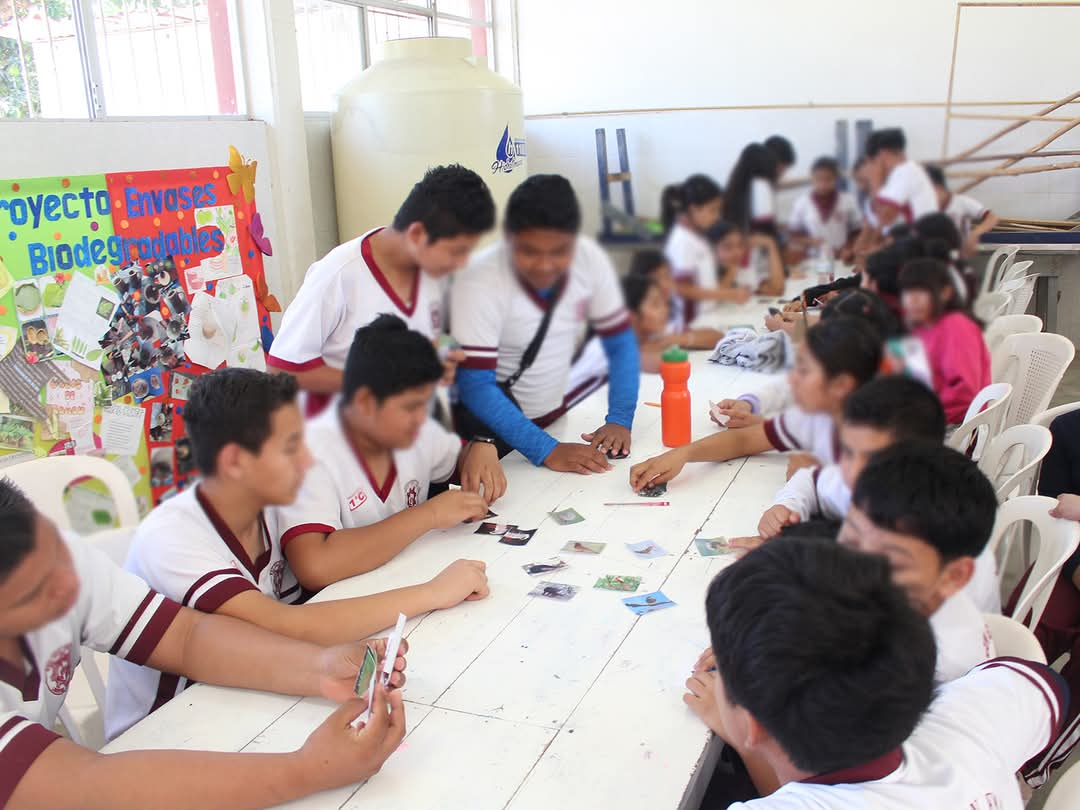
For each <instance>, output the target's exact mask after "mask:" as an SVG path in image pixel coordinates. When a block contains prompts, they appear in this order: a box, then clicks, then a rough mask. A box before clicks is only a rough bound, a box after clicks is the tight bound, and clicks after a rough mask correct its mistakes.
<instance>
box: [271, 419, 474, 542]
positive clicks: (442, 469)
mask: <svg viewBox="0 0 1080 810" xmlns="http://www.w3.org/2000/svg"><path fill="white" fill-rule="evenodd" d="M304 438H305V440H306V441H307V445H308V447H309V448H310V449H311V455H312V456H313V457H314V458H315V464H314V466H313V467H312V468H311V469H309V470H308V471H307V475H305V476H304V483H303V485H302V486H301V488H300V494H299V495H298V496H297V498H296V500H295V501H294V502H293V503H292V504H291V505H289V506H279V507H275V508H274V509H273V510H272V511H274V512H275V513H276V518H275V523H276V524H277V526H278V529H279V532H280V537H281V548H282V550H283V551H284V550H285V549H286V548H287V547H288V545H289V543H290V542H291V541H292V540H293V538H295V537H297V536H298V535H301V534H307V533H308V532H317V533H322V534H331V533H333V532H336V531H338V530H340V529H355V528H357V527H358V526H371V525H372V524H375V523H378V522H379V521H382V520H386V519H387V518H388V517H391V516H393V515H396V514H397V513H398V512H404V511H405V510H406V509H409V508H411V507H413V506H417V505H418V504H421V503H423V502H424V501H426V500H427V495H428V487H429V486H431V484H432V482H435V483H440V482H443V481H446V480H448V479H449V478H450V476H451V475H453V474H454V470H455V469H456V468H457V461H458V455H459V454H460V453H461V439H460V438H458V437H457V436H456V435H454V434H453V433H450V432H449V431H447V430H446V429H445V428H444V427H443V426H442V425H440V424H439V423H438V422H436V421H435V420H434V419H431V418H429V419H428V420H427V421H426V422H424V425H423V427H421V428H420V435H419V437H418V438H417V439H416V442H415V443H413V445H412V447H409V448H407V449H405V450H395V451H394V458H393V464H392V465H391V467H390V472H389V474H388V475H387V477H386V480H385V481H378V482H377V481H375V480H374V477H373V476H372V474H371V470H370V469H369V468H368V466H367V464H366V463H365V461H364V459H363V457H362V456H361V455H360V453H359V452H357V450H356V446H355V445H354V444H353V443H352V440H351V439H350V438H349V436H348V434H347V433H346V432H345V428H344V426H343V425H342V422H341V416H340V414H339V413H338V411H337V409H336V408H333V409H330V410H327V411H324V412H323V413H321V414H319V416H318V417H317V418H316V419H314V420H313V421H311V422H309V423H308V425H307V431H306V433H305V435H304Z"/></svg>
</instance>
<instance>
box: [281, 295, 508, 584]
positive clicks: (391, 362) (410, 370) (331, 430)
mask: <svg viewBox="0 0 1080 810" xmlns="http://www.w3.org/2000/svg"><path fill="white" fill-rule="evenodd" d="M441 374H442V370H441V365H440V364H439V358H438V356H437V355H436V353H435V349H434V347H433V346H432V345H431V343H430V342H429V341H428V340H427V339H426V338H425V337H424V336H423V335H421V334H420V333H419V332H415V331H411V330H409V329H408V328H406V326H405V324H404V323H403V322H402V321H401V319H400V318H397V317H395V316H393V315H380V316H379V317H378V318H377V319H376V320H375V321H374V322H373V323H371V324H369V325H368V326H365V327H363V328H361V329H358V330H357V331H356V338H355V339H354V340H353V345H352V348H351V349H350V350H349V358H348V360H347V361H346V362H345V386H344V389H343V390H342V402H341V405H340V407H337V408H333V409H330V410H328V411H326V412H325V413H323V414H321V415H320V416H319V417H318V418H317V419H315V420H314V421H312V422H310V423H309V424H308V428H307V443H308V446H309V447H310V448H311V451H312V455H313V456H314V457H315V463H314V465H313V466H312V467H311V468H310V469H309V470H308V471H307V474H306V475H305V476H304V479H303V485H302V486H301V488H300V494H299V496H298V497H297V498H296V499H295V500H294V501H291V502H290V503H289V504H288V505H281V506H278V507H277V509H276V511H277V516H276V521H277V529H278V533H279V534H280V538H281V547H282V550H283V551H284V553H285V557H286V558H287V559H288V561H289V564H290V566H291V567H292V568H293V570H294V571H295V572H296V576H297V579H298V580H299V581H300V584H301V585H303V586H304V587H305V588H308V589H310V590H315V589H318V588H323V587H325V586H327V585H329V584H330V583H332V582H337V581H338V580H341V579H345V578H346V577H351V576H354V575H356V574H362V573H365V572H366V571H371V570H373V569H375V568H378V567H379V566H380V565H382V564H383V563H385V562H387V561H388V560H390V559H392V558H394V557H395V556H397V554H398V553H399V552H400V551H401V550H402V549H404V548H405V547H406V546H408V545H409V544H410V543H412V542H413V541H414V540H416V539H417V538H418V537H420V536H421V535H422V534H424V533H426V532H428V531H431V530H433V529H448V528H450V527H451V526H456V525H457V524H458V523H460V522H462V521H463V520H469V519H472V518H479V517H483V516H484V515H485V514H486V513H487V507H488V505H489V504H490V503H493V502H494V501H495V500H497V499H498V498H500V497H501V496H502V494H503V493H504V492H505V491H506V476H505V475H504V474H503V471H502V468H501V467H500V466H499V459H498V456H497V454H496V452H495V448H494V447H493V446H492V445H490V444H485V443H482V442H473V443H470V444H468V445H466V446H464V447H463V446H462V442H461V439H459V438H458V437H457V436H456V435H454V434H453V433H450V432H449V431H448V430H446V429H445V428H444V427H443V426H442V425H440V424H439V423H438V422H436V421H435V420H434V419H432V418H431V417H430V415H429V414H428V405H429V403H430V401H431V395H432V392H433V391H434V389H435V383H436V382H437V381H438V380H439V377H440V375H441ZM456 473H460V479H461V489H454V490H450V491H447V492H443V493H442V494H440V495H437V496H435V497H434V498H431V499H430V500H429V499H428V489H429V487H430V486H431V484H433V483H434V484H439V483H443V482H447V481H449V480H450V479H451V478H452V477H453V476H454V475H455V474H456ZM481 487H482V488H483V495H481V494H480V490H481Z"/></svg>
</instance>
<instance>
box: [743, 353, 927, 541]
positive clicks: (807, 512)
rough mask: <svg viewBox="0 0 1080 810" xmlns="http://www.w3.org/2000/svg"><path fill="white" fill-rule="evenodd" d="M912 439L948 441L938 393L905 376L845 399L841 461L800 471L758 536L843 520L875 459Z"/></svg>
mask: <svg viewBox="0 0 1080 810" xmlns="http://www.w3.org/2000/svg"><path fill="white" fill-rule="evenodd" d="M908 439H916V440H924V441H928V442H937V443H938V444H942V443H944V441H945V411H944V410H943V409H942V407H941V401H940V400H939V399H938V398H937V395H936V394H935V393H934V392H933V391H931V390H930V389H929V388H927V387H926V386H925V385H923V384H922V383H921V382H918V381H917V380H913V379H911V378H910V377H905V376H903V375H899V374H890V375H888V376H885V377H878V378H876V379H873V380H870V382H868V383H866V385H863V386H860V387H859V388H857V389H856V390H855V391H854V392H852V394H851V396H849V397H848V398H847V399H846V400H845V401H844V413H843V419H842V420H841V422H840V462H839V463H838V464H829V465H826V466H824V467H815V468H805V469H802V470H799V471H798V472H797V473H795V475H793V476H792V477H791V480H790V481H788V482H787V484H785V485H784V487H783V489H781V490H780V492H779V493H777V496H776V500H775V501H774V505H773V506H772V507H770V508H769V509H768V510H767V511H766V512H765V514H764V515H762V517H761V521H760V522H759V523H758V534H759V535H760V536H761V537H763V538H765V539H770V538H772V537H776V536H777V535H778V534H779V533H780V531H781V529H782V528H783V527H784V526H786V525H791V524H793V523H800V522H803V521H806V520H810V519H811V518H812V517H814V516H816V515H819V516H821V517H824V518H828V519H832V520H835V519H843V518H844V516H845V515H846V514H847V511H848V507H849V506H850V504H851V490H852V487H854V485H855V480H856V479H857V478H858V477H859V473H860V472H862V470H863V467H865V466H866V463H867V462H868V461H869V460H870V457H871V456H872V455H873V454H874V453H877V452H879V451H881V450H884V449H885V448H886V447H891V446H892V445H894V444H897V443H899V442H901V441H905V440H908Z"/></svg>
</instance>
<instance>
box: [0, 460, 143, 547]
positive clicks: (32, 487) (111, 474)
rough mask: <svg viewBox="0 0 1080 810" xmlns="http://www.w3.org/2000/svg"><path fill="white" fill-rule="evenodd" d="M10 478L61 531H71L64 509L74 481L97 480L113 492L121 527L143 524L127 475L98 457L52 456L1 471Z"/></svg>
mask: <svg viewBox="0 0 1080 810" xmlns="http://www.w3.org/2000/svg"><path fill="white" fill-rule="evenodd" d="M0 476H6V477H7V478H10V479H11V480H12V482H14V483H15V485H16V486H18V487H19V489H21V490H22V491H23V492H25V493H26V496H27V497H28V498H29V499H30V500H31V501H33V502H34V506H36V507H37V509H38V511H39V512H41V513H42V514H43V515H45V517H47V518H49V520H51V521H53V523H55V524H56V525H57V526H58V527H60V528H61V529H70V528H71V518H70V517H69V515H68V511H67V507H66V506H65V505H64V490H65V489H67V487H68V485H69V484H71V483H72V482H74V481H78V480H80V479H84V478H96V479H97V480H99V481H101V482H102V483H103V484H104V485H105V486H106V488H107V489H108V490H109V494H110V495H111V496H112V499H113V502H114V503H115V504H116V514H117V517H118V518H119V521H120V525H121V526H136V525H138V523H139V507H138V505H137V504H136V502H135V493H134V492H133V491H132V489H131V484H130V483H128V480H127V478H126V477H125V476H124V474H123V473H122V472H121V471H120V470H119V468H117V467H116V466H115V465H114V464H112V463H111V462H108V461H106V460H105V459H103V458H97V457H96V456H50V457H49V458H38V459H34V460H33V461H25V462H23V463H21V464H15V465H12V466H11V467H5V468H3V469H2V470H0Z"/></svg>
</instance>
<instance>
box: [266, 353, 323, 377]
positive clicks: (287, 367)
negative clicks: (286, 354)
mask: <svg viewBox="0 0 1080 810" xmlns="http://www.w3.org/2000/svg"><path fill="white" fill-rule="evenodd" d="M266 365H268V366H271V367H273V368H278V369H281V370H282V371H290V372H293V373H296V372H297V371H311V370H312V369H313V368H321V367H322V366H325V365H326V361H325V360H323V359H322V358H321V357H313V358H312V359H311V360H305V361H304V362H302V363H294V362H292V361H291V360H282V359H281V358H280V357H275V356H274V355H272V354H268V355H267V356H266Z"/></svg>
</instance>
